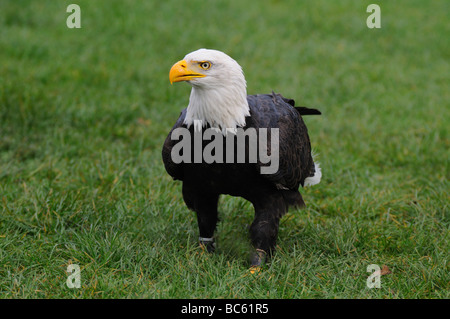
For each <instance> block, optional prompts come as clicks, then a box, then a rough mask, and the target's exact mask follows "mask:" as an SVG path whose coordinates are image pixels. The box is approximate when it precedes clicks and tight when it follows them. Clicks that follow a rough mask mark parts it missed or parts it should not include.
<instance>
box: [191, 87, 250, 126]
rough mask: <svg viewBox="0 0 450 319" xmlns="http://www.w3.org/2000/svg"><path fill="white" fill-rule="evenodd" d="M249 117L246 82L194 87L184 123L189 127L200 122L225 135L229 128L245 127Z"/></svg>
mask: <svg viewBox="0 0 450 319" xmlns="http://www.w3.org/2000/svg"><path fill="white" fill-rule="evenodd" d="M249 115H250V110H249V106H248V102H247V91H246V88H245V82H244V84H243V85H227V86H215V87H213V88H211V87H210V88H204V87H201V86H195V85H193V86H192V91H191V96H190V98H189V106H188V107H187V113H186V118H185V120H184V123H185V124H186V125H187V126H188V127H189V126H191V125H192V124H193V123H194V121H195V120H200V121H202V122H201V123H202V125H203V126H206V124H209V125H210V126H211V127H213V128H219V129H221V130H222V132H224V134H225V131H226V129H227V128H228V129H231V130H233V129H234V130H235V129H236V128H237V127H242V126H245V117H246V116H249Z"/></svg>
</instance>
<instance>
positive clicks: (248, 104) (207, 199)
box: [162, 49, 321, 267]
mask: <svg viewBox="0 0 450 319" xmlns="http://www.w3.org/2000/svg"><path fill="white" fill-rule="evenodd" d="M169 78H170V82H171V83H173V82H180V81H187V82H188V83H189V84H190V85H191V86H192V90H191V94H190V98H189V104H188V106H187V108H185V109H184V110H183V111H182V112H181V115H180V117H179V118H178V120H177V122H176V123H175V125H174V127H173V128H172V130H171V132H170V133H169V135H168V136H167V138H166V140H165V142H164V146H163V150H162V158H163V162H164V166H165V168H166V171H167V173H169V175H170V176H172V178H173V179H175V180H181V181H182V182H183V184H182V194H183V199H184V201H185V203H186V205H187V207H188V208H189V209H191V210H193V211H195V212H196V213H197V221H198V227H199V235H200V236H199V242H200V245H201V246H202V247H204V248H206V249H207V250H208V251H210V252H212V251H214V249H215V241H214V232H215V229H216V225H217V221H218V216H217V215H218V213H217V204H218V199H219V196H220V195H221V194H228V195H232V196H239V197H243V198H244V199H246V200H248V201H250V202H251V203H252V204H253V207H254V209H255V217H254V221H253V223H252V224H251V226H250V237H251V242H252V245H253V247H254V252H253V253H252V257H251V264H252V266H255V267H259V266H260V265H261V264H262V263H264V262H265V261H267V257H269V256H270V255H271V254H272V253H273V252H274V250H275V245H276V240H277V236H278V225H279V220H280V218H281V217H282V216H283V214H285V213H286V212H287V210H288V208H289V207H290V206H297V207H302V206H304V205H305V204H304V202H303V199H302V196H301V195H300V192H299V191H298V189H299V186H300V185H301V186H308V185H314V184H317V183H319V181H320V178H321V170H320V167H319V165H318V164H317V163H314V161H313V157H312V155H311V145H310V140H309V136H308V131H307V128H306V126H305V123H304V122H303V120H302V116H301V115H309V114H320V112H319V111H318V110H315V109H309V108H306V107H295V103H294V101H293V100H291V99H287V98H284V97H283V96H282V95H280V94H275V93H274V92H272V93H271V94H258V95H247V90H246V81H245V77H244V74H243V71H242V68H241V67H240V65H239V64H238V63H237V62H236V61H235V60H234V59H232V58H231V57H229V56H228V55H227V54H225V53H223V52H220V51H217V50H208V49H200V50H197V51H194V52H191V53H189V54H187V55H186V56H185V57H184V59H183V60H181V61H179V62H177V63H175V64H174V65H173V66H172V68H171V70H170V74H169ZM180 129H184V130H185V131H186V132H188V133H190V134H192V135H194V134H196V133H198V132H199V133H202V132H206V130H208V129H215V130H216V131H217V132H220V133H218V134H215V135H214V143H215V145H220V146H223V147H221V149H224V151H223V153H222V154H220V156H219V159H221V158H222V159H223V160H218V161H214V162H210V161H209V162H206V161H204V160H202V161H198V160H197V161H195V160H194V157H195V154H182V156H183V158H184V159H185V160H184V161H181V162H180V161H179V160H174V155H176V154H174V153H177V152H180V148H179V147H177V151H175V148H176V145H177V143H181V141H180V140H181V138H180V136H178V135H179V134H178V135H177V136H175V137H174V135H175V134H173V133H174V132H176V131H177V130H180ZM237 129H243V130H249V129H254V130H255V131H256V134H257V135H258V136H259V137H261V132H262V129H266V131H264V132H267V129H270V130H272V129H276V133H277V135H278V140H275V142H274V141H273V140H272V139H270V140H269V139H268V140H267V142H266V144H267V154H271V153H273V151H274V148H275V147H277V150H278V159H277V161H278V167H277V170H276V171H275V172H273V173H271V174H263V173H262V172H261V168H262V167H264V166H267V163H263V162H262V160H261V159H260V158H259V157H258V160H257V161H256V162H255V161H253V162H252V161H250V160H249V157H250V151H251V150H252V145H251V141H250V140H249V138H248V137H249V136H246V139H244V142H245V141H247V143H244V144H245V145H244V146H243V148H244V150H245V160H244V161H239V160H238V159H237V155H236V152H237V148H239V145H236V144H233V146H232V147H231V148H227V147H225V146H229V145H227V140H228V139H230V140H232V141H233V139H234V142H236V143H238V142H239V141H238V137H237V135H238V134H237V133H236V130H237ZM270 134H271V136H275V135H274V133H270ZM270 134H269V135H270ZM210 135H211V134H210ZM184 138H187V137H184V136H183V139H184ZM194 140H195V138H193V139H190V140H187V141H184V142H185V143H187V144H189V143H190V146H191V147H187V148H186V149H183V150H182V152H181V153H183V152H188V151H190V150H195V149H196V148H195V145H194ZM211 140H212V136H210V139H206V140H205V139H203V140H202V141H201V146H200V147H201V148H200V149H199V148H197V151H198V150H199V151H200V152H202V151H204V150H206V147H208V142H211ZM240 141H241V143H242V140H240ZM187 144H185V145H187ZM254 149H255V148H253V150H254ZM227 154H228V157H227ZM230 154H231V155H230ZM225 158H226V159H228V160H227V161H226V160H225ZM230 158H231V159H232V160H231V161H230V160H229V159H230ZM233 159H234V160H233Z"/></svg>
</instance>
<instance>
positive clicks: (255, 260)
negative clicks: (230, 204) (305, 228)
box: [250, 194, 286, 267]
mask: <svg viewBox="0 0 450 319" xmlns="http://www.w3.org/2000/svg"><path fill="white" fill-rule="evenodd" d="M260 199H262V200H259V201H257V202H254V203H253V206H254V207H255V219H254V221H253V223H252V225H251V226H250V237H251V241H252V244H253V247H254V248H255V252H254V254H253V256H252V258H251V263H252V267H259V266H261V265H262V264H264V262H265V261H266V260H267V258H268V257H270V256H271V255H272V253H273V252H274V251H275V246H276V242H277V236H278V226H279V221H280V218H281V216H282V215H283V214H284V212H285V209H286V206H285V203H284V200H283V198H282V196H279V195H278V194H273V195H268V196H261V197H260Z"/></svg>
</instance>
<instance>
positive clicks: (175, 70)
mask: <svg viewBox="0 0 450 319" xmlns="http://www.w3.org/2000/svg"><path fill="white" fill-rule="evenodd" d="M205 76H206V75H204V74H201V73H198V72H195V71H193V70H192V69H191V68H189V65H188V63H187V62H186V61H185V60H181V61H178V62H177V63H175V64H174V65H173V66H172V68H171V69H170V73H169V80H170V83H171V84H172V83H173V82H181V81H189V80H192V79H195V78H203V77H205Z"/></svg>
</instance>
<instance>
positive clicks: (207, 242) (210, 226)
mask: <svg viewBox="0 0 450 319" xmlns="http://www.w3.org/2000/svg"><path fill="white" fill-rule="evenodd" d="M183 198H184V200H185V202H186V204H187V206H188V207H189V208H190V209H192V210H193V211H195V212H196V213H197V222H198V229H199V244H200V247H202V248H204V249H205V250H206V251H208V252H210V253H212V252H214V251H215V249H216V244H215V240H214V231H215V230H216V226H217V220H218V217H217V215H218V213H217V202H218V200H219V195H217V194H207V193H198V192H193V193H190V192H185V191H184V189H183Z"/></svg>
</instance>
